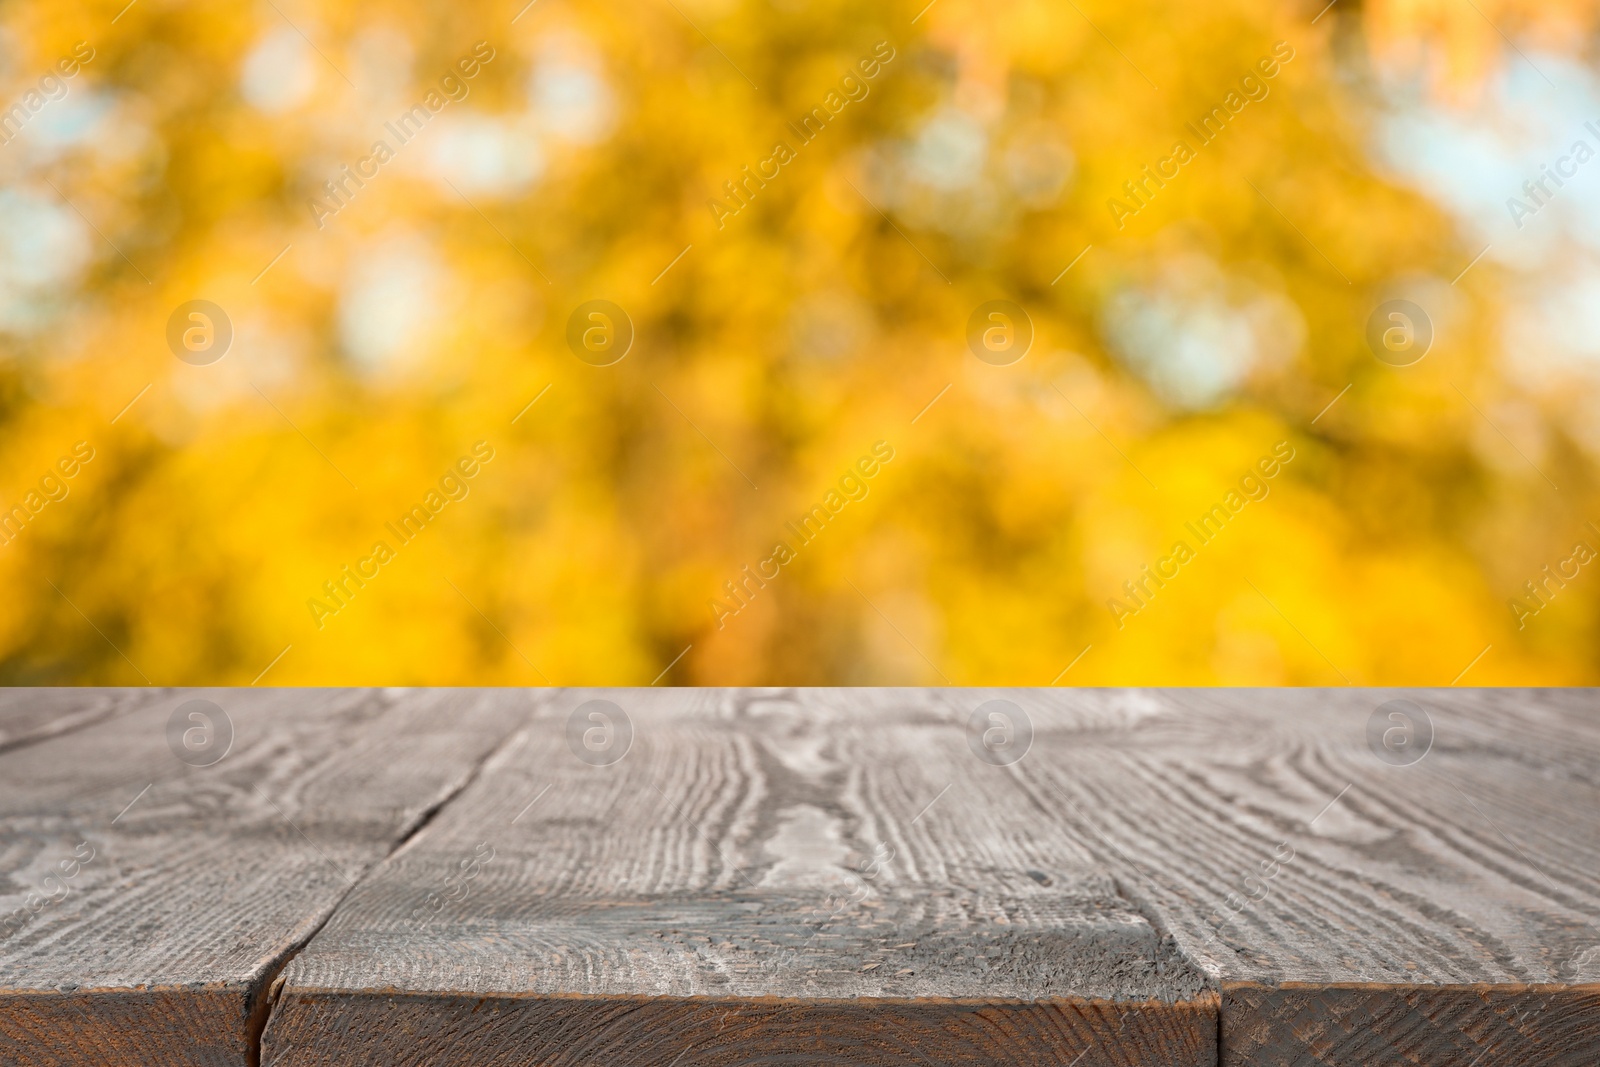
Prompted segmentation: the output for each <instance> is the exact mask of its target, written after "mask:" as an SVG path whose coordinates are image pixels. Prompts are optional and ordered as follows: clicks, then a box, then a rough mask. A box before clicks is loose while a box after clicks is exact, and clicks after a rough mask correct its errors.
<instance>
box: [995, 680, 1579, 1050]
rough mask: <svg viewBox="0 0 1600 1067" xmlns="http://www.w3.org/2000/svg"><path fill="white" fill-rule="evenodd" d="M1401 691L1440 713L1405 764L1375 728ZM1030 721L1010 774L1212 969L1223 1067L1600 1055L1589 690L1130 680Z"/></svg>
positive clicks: (1204, 966) (1200, 962)
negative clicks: (1100, 702)
mask: <svg viewBox="0 0 1600 1067" xmlns="http://www.w3.org/2000/svg"><path fill="white" fill-rule="evenodd" d="M1396 697H1403V698H1406V699H1409V700H1411V701H1413V702H1414V703H1415V704H1416V705H1418V706H1419V707H1421V708H1422V709H1423V710H1424V711H1425V712H1426V713H1427V716H1428V718H1429V719H1430V720H1431V722H1432V728H1433V743H1432V747H1431V748H1430V749H1429V750H1428V751H1427V752H1426V754H1425V755H1422V756H1421V758H1420V759H1417V760H1416V762H1414V763H1410V764H1408V765H1392V764H1390V763H1386V762H1384V760H1382V759H1380V758H1379V757H1378V756H1377V755H1376V754H1375V753H1374V751H1373V749H1372V748H1371V747H1370V745H1369V742H1368V736H1367V725H1368V721H1369V719H1370V718H1371V717H1372V714H1373V712H1374V711H1375V710H1377V709H1378V708H1379V706H1380V705H1384V704H1385V702H1386V701H1388V700H1390V699H1393V698H1396ZM1018 699H1019V700H1023V698H1022V697H1019V698H1018ZM1039 718H1040V719H1041V720H1042V722H1043V723H1044V725H1043V726H1042V727H1041V728H1040V730H1039V731H1038V735H1037V740H1036V742H1035V746H1036V748H1035V751H1034V752H1033V753H1030V757H1029V759H1027V760H1024V761H1023V762H1022V763H1021V764H1019V765H1018V769H1019V772H1020V776H1021V779H1022V780H1023V781H1024V782H1026V783H1027V787H1028V788H1029V789H1030V791H1031V792H1032V793H1033V794H1034V795H1036V796H1038V797H1041V798H1043V797H1046V796H1052V795H1066V796H1069V797H1071V800H1072V803H1071V805H1070V806H1069V807H1068V808H1067V809H1066V810H1065V812H1064V813H1063V814H1064V817H1065V818H1067V819H1069V820H1071V821H1073V822H1074V824H1076V825H1079V826H1081V827H1083V828H1084V829H1085V832H1086V835H1087V836H1088V838H1089V839H1090V840H1093V841H1095V842H1096V843H1097V845H1098V846H1099V847H1098V851H1099V854H1100V855H1101V856H1102V858H1104V859H1105V860H1106V862H1107V863H1109V864H1110V865H1112V866H1113V867H1114V868H1115V869H1117V870H1118V871H1119V872H1121V875H1120V877H1121V884H1122V885H1123V886H1124V887H1125V889H1126V891H1127V892H1128V894H1129V896H1131V897H1132V898H1134V899H1136V900H1138V901H1139V902H1140V903H1141V904H1142V905H1143V906H1144V907H1146V909H1147V910H1148V911H1149V912H1150V913H1151V914H1154V915H1157V916H1159V917H1160V921H1161V922H1162V924H1163V925H1164V927H1165V928H1166V929H1168V930H1170V931H1172V933H1173V935H1174V936H1175V937H1176V939H1177V941H1178V944H1179V945H1180V946H1181V947H1182V949H1183V951H1184V954H1185V956H1186V957H1188V958H1189V959H1192V960H1193V961H1194V962H1195V963H1196V965H1197V966H1199V967H1200V968H1202V969H1203V970H1205V971H1206V972H1207V973H1209V974H1211V975H1212V976H1213V977H1214V978H1215V979H1216V980H1217V982H1218V983H1219V985H1220V988H1221V989H1222V991H1223V1009H1222V1051H1223V1062H1224V1063H1227V1064H1329V1065H1341V1067H1344V1065H1348V1067H1357V1065H1362V1067H1365V1065H1369V1064H1373V1063H1405V1064H1432V1063H1438V1064H1452V1063H1460V1064H1463V1065H1464V1067H1465V1065H1468V1064H1472V1063H1477V1064H1478V1067H1495V1065H1496V1064H1514V1063H1527V1062H1537V1063H1540V1064H1574V1065H1576V1064H1580V1063H1585V1064H1589V1063H1593V1062H1594V1059H1595V1055H1596V1052H1597V1050H1600V1014H1597V1012H1596V1006H1597V1000H1600V986H1597V985H1596V984H1595V983H1597V982H1600V925H1597V923H1596V919H1597V917H1600V885H1597V883H1596V874H1597V872H1600V759H1597V756H1600V702H1597V701H1596V698H1595V694H1594V693H1593V692H1592V691H1572V690H1533V691H1490V690H1471V691H1460V690H1413V691H1408V692H1404V693H1400V692H1393V693H1390V692H1379V691H1371V690H1348V689H1345V690H1277V691H1260V690H1207V691H1193V690H1187V691H1170V692H1162V691H1140V692H1128V693H1122V694H1109V695H1108V696H1107V698H1106V700H1105V703H1104V706H1103V707H1101V708H1098V709H1095V708H1092V707H1091V705H1090V704H1089V703H1085V702H1080V703H1078V704H1077V705H1076V706H1074V707H1072V708H1070V709H1069V710H1067V711H1066V712H1065V713H1064V714H1058V713H1056V712H1055V711H1054V710H1053V709H1048V708H1044V709H1042V710H1041V714H1040V716H1039ZM1413 755H1415V753H1414V754H1413ZM1033 756H1038V757H1040V758H1038V759H1034V758H1033Z"/></svg>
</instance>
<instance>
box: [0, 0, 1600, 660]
mask: <svg viewBox="0 0 1600 1067" xmlns="http://www.w3.org/2000/svg"><path fill="white" fill-rule="evenodd" d="M925 3H926V0H912V2H911V3H879V4H866V3H859V2H842V0H606V2H604V3H599V4H581V5H580V4H576V3H573V2H572V0H535V2H533V3H531V4H529V3H526V0H495V2H493V3H490V2H479V0H451V2H448V3H447V2H444V0H385V2H383V3H377V4H373V3H363V4H354V3H344V2H338V0H328V2H322V3H311V2H309V0H259V2H258V0H227V2H222V0H215V2H212V0H204V2H195V3H174V2H166V0H136V2H134V3H132V4H126V6H125V0H114V2H110V3H104V4H101V3H87V2H84V3H55V2H46V0H20V2H14V3H11V4H8V5H6V6H5V7H4V8H3V9H0V85H3V87H4V93H3V96H0V107H4V108H7V109H9V110H7V111H6V112H5V113H4V114H3V115H0V137H3V138H4V144H3V145H0V507H3V508H5V509H7V510H6V513H5V515H4V516H3V517H0V518H4V520H5V525H4V529H3V532H0V541H3V545H0V588H3V590H4V593H5V595H4V597H3V598H0V679H3V681H5V682H7V683H11V684H78V683H85V684H133V685H139V684H146V683H150V684H158V685H159V684H211V683H218V684H231V685H246V684H261V685H293V684H361V683H386V684H387V683H394V684H407V683H433V684H497V685H501V684H503V685H522V684H527V685H539V684H545V683H551V684H602V683H603V684H617V685H648V684H652V683H654V684H662V685H666V684H744V683H763V684H831V683H838V684H929V685H938V684H945V683H952V684H958V685H987V684H1026V685H1050V684H1057V685H1086V684H1095V685H1098V684H1178V685H1211V684H1241V685H1278V684H1284V685H1342V684H1347V683H1348V684H1355V685H1392V684H1404V685H1413V684H1414V685H1448V684H1452V683H1458V684H1463V685H1470V684H1481V685H1492V684H1524V683H1526V684H1563V685H1568V684H1593V683H1594V682H1596V681H1597V680H1600V671H1597V670H1596V638H1597V632H1596V621H1597V620H1596V609H1597V606H1600V573H1596V572H1600V567H1592V566H1589V563H1590V562H1592V560H1593V559H1594V558H1595V553H1596V550H1597V549H1600V531H1597V530H1596V529H1595V528H1594V527H1593V526H1591V525H1589V523H1590V521H1591V520H1592V519H1596V518H1600V508H1597V507H1596V506H1595V504H1596V478H1595V474H1596V457H1597V454H1600V420H1597V418H1596V413H1597V407H1596V402H1597V398H1600V200H1597V199H1596V196H1595V192H1596V188H1597V182H1596V178H1597V175H1600V159H1593V160H1591V159H1590V157H1591V156H1593V155H1594V153H1595V152H1596V150H1600V76H1597V69H1596V65H1595V52H1596V49H1595V43H1596V36H1595V34H1596V28H1597V15H1600V11H1597V8H1600V4H1597V3H1594V2H1588V0H1567V2H1549V0H1546V2H1540V3H1534V2H1532V0H1372V2H1367V3H1358V2H1355V0H1339V2H1335V3H1333V4H1331V5H1327V6H1324V3H1323V2H1322V0H1317V2H1313V3H1288V2H1282V3H1277V2H1264V0H1219V2H1216V3H1208V4H1188V3H1178V2H1172V0H1167V2H1154V0H1116V2H1112V0H1059V2H1057V0H1052V2H1049V3H1044V2H1039V0H1015V2H1006V3H999V4H996V3H978V2H975V0H934V2H933V3H931V4H926V6H924V4H925ZM1269 71H1270V73H1269ZM814 109H816V110H814ZM1214 109H1215V110H1214ZM808 115H809V116H811V117H812V121H811V123H810V124H809V125H805V124H803V123H802V121H801V120H802V119H803V118H804V117H806V116H808ZM1208 118H1209V124H1208V123H1207V122H1206V121H1205V120H1207V119H1208ZM1591 123H1592V124H1593V125H1590V124H1591ZM1179 142H1182V144H1183V146H1184V150H1183V151H1181V152H1180V151H1178V150H1177V145H1178V143H1179ZM1580 143H1582V144H1583V145H1585V147H1586V150H1587V154H1585V150H1584V149H1580V148H1579V147H1578V146H1579V144H1580ZM380 144H381V145H382V146H383V147H382V148H381V149H380V148H379V145H380ZM780 146H781V150H780ZM1146 168H1149V169H1148V170H1147V169H1146ZM1552 173H1558V174H1559V175H1561V176H1560V177H1554V178H1553V177H1551V174H1552ZM1151 174H1155V175H1158V176H1160V175H1164V177H1156V178H1152V177H1149V175H1151ZM750 175H755V177H749V176H750ZM1541 180H1542V181H1543V184H1539V182H1540V181H1541ZM735 183H737V184H735ZM593 301H605V302H607V303H605V304H595V303H592V302H593ZM197 302H199V303H197ZM593 316H599V317H593ZM994 316H998V317H994ZM1396 316H1398V317H1396ZM813 508H816V509H820V510H818V511H813ZM1218 508H1220V509H1221V510H1220V511H1218V510H1214V509H1218ZM808 515H810V516H811V517H812V518H811V521H810V523H809V525H807V524H804V523H802V521H801V520H802V519H804V518H805V517H806V516H808ZM1208 515H1209V516H1210V517H1211V519H1210V522H1209V524H1206V523H1202V522H1201V520H1202V517H1204V516H1208ZM408 517H409V520H410V521H409V524H407V523H406V522H405V521H403V520H405V519H407V518H408ZM790 524H793V525H790ZM1180 545H1181V546H1182V549H1181V550H1180V548H1179V547H1178V546H1180ZM1152 576H1154V577H1152Z"/></svg>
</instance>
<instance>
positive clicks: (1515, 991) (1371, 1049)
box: [1219, 981, 1600, 1067]
mask: <svg viewBox="0 0 1600 1067" xmlns="http://www.w3.org/2000/svg"><path fill="white" fill-rule="evenodd" d="M1597 1049H1600V983H1583V984H1573V985H1567V984H1562V983H1492V984H1491V983H1473V984H1464V985H1428V984H1422V983H1418V984H1414V985H1412V984H1399V985H1397V984H1388V983H1362V982H1283V983H1279V984H1273V985H1264V984H1260V983H1255V982H1234V981H1225V982H1223V983H1222V1005H1221V1034H1220V1043H1219V1053H1220V1060H1219V1063H1220V1064H1221V1065H1222V1067H1246V1065H1249V1067H1288V1065H1290V1064H1293V1065H1295V1067H1312V1065H1326V1067H1374V1065H1382V1064H1420V1065H1433V1064H1440V1065H1443V1064H1459V1065H1461V1067H1468V1065H1475V1067H1512V1065H1522V1064H1531V1063H1537V1064H1539V1065H1540V1067H1592V1065H1593V1064H1594V1062H1595V1056H1596V1051H1597Z"/></svg>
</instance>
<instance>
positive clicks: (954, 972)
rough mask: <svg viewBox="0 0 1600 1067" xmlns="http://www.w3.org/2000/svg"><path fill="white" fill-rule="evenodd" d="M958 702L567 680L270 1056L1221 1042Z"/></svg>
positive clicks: (624, 1059) (420, 1060)
mask: <svg viewBox="0 0 1600 1067" xmlns="http://www.w3.org/2000/svg"><path fill="white" fill-rule="evenodd" d="M593 699H600V700H609V701H612V702H614V703H615V704H616V705H621V706H622V707H623V708H624V709H625V716H626V722H627V723H628V724H631V737H632V741H631V747H630V748H629V749H628V751H627V755H626V756H625V757H624V758H622V759H621V760H620V761H618V762H614V763H609V764H605V765H600V764H602V763H603V761H604V760H605V759H607V758H609V755H615V754H616V752H617V751H619V750H620V748H621V746H622V741H621V739H622V738H623V737H624V736H625V735H626V734H628V733H629V732H630V731H629V730H625V729H623V716H621V715H618V714H617V712H616V711H615V710H614V709H604V708H601V709H599V710H601V711H603V712H604V713H605V714H607V715H608V716H609V721H604V720H600V719H594V718H591V717H590V712H591V711H594V710H596V709H594V708H589V707H588V706H587V702H588V701H590V700H593ZM967 710H970V709H967ZM955 713H956V709H955V708H954V707H953V706H952V705H948V704H947V703H945V702H944V698H943V697H940V696H938V695H936V694H930V693H927V692H926V691H915V692H910V693H907V694H905V695H904V697H903V699H899V700H898V701H891V702H888V703H885V702H884V701H882V700H880V699H879V698H878V697H876V696H874V695H872V694H870V693H862V692H858V691H844V692H840V691H806V692H801V693H796V692H793V691H782V692H770V693H769V692H752V691H732V690H698V691H697V690H676V691H658V690H627V691H621V690H615V691H603V692H597V693H582V692H570V693H562V694H559V695H558V696H557V697H556V699H555V700H554V701H553V702H552V703H550V704H549V705H547V706H546V707H545V708H544V709H543V711H542V713H541V715H540V716H539V717H538V718H536V719H535V720H534V721H533V722H532V723H530V725H529V726H528V727H527V728H526V729H525V730H523V731H522V732H521V733H520V734H519V735H518V736H517V737H516V738H514V739H513V740H512V741H511V742H510V743H508V744H507V745H506V746H505V747H504V748H503V749H501V750H500V751H499V752H498V753H497V754H496V755H495V757H494V758H493V759H492V760H491V761H490V762H489V763H488V764H487V765H486V766H485V768H484V770H483V772H482V774H481V775H480V776H479V778H478V779H477V780H476V781H475V782H474V784H473V785H472V786H471V787H470V788H468V789H467V790H465V791H464V792H463V793H462V795H461V796H459V797H458V798H456V800H455V801H453V802H452V803H451V804H450V805H449V806H448V807H447V808H446V809H445V810H443V811H442V812H441V813H440V814H439V816H438V817H437V818H436V819H435V820H434V821H433V822H431V823H430V824H429V825H428V826H427V828H426V829H425V830H423V831H422V832H421V833H419V834H418V835H417V836H416V837H415V838H414V839H412V840H411V841H410V842H408V843H407V845H406V846H405V847H404V848H402V849H400V850H399V851H397V852H396V853H395V854H394V855H393V856H392V857H390V858H389V860H388V861H386V862H385V863H384V864H383V865H382V866H381V867H380V868H379V869H377V870H376V871H374V872H373V874H372V875H371V876H370V877H369V878H368V879H367V880H366V881H365V882H363V884H362V885H361V886H360V887H359V888H358V889H357V890H356V891H355V892H354V893H353V894H352V895H351V897H350V898H349V899H348V900H347V901H346V902H345V903H344V905H342V906H341V907H340V909H339V910H338V912H337V914H336V915H335V916H334V918H333V919H332V921H331V922H330V923H329V924H328V925H327V927H325V928H324V929H323V930H322V931H321V932H320V933H319V934H318V935H317V936H316V937H315V938H314V939H313V940H312V941H311V943H310V944H309V945H308V946H307V947H306V949H305V950H304V951H302V952H301V953H300V954H299V955H298V956H296V957H295V959H294V960H292V961H291V962H290V964H289V965H288V967H287V968H286V969H285V971H284V974H283V978H282V992H281V995H280V996H279V998H278V1000H277V1003H276V1007H275V1009H274V1011H273V1014H272V1018H271V1020H270V1022H269V1024H268V1027H267V1030H266V1033H265V1035H264V1045H263V1056H264V1059H265V1061H266V1062H270V1063H272V1064H274V1065H275V1067H315V1065H325V1064H326V1065H333V1064H366V1063H372V1064H378V1063H382V1064H443V1063H472V1064H475V1065H501V1064H504V1065H508V1067H509V1065H511V1064H516V1065H519V1067H520V1065H525V1064H573V1065H576V1064H580V1063H581V1064H590V1063H603V1064H615V1065H618V1067H670V1065H671V1064H674V1063H679V1062H681V1063H683V1064H690V1063H693V1064H697V1065H699V1064H726V1065H730V1067H731V1065H733V1064H748V1063H757V1062H760V1063H778V1062H790V1061H792V1062H805V1063H812V1062H836V1063H861V1064H902V1063H903V1064H922V1065H928V1064H940V1065H944V1064H1008V1063H1028V1064H1033V1063H1058V1064H1063V1065H1065V1064H1074V1063H1076V1064H1078V1065H1079V1067H1096V1065H1108V1064H1118V1065H1133V1064H1163V1065H1190V1064H1194V1065H1199V1064H1207V1065H1209V1064H1211V1063H1213V1062H1214V1061H1215V1058H1216V1032H1217V1023H1216V1004H1217V1000H1216V995H1215V993H1214V991H1213V990H1212V989H1211V988H1210V987H1209V985H1208V983H1207V981H1206V979H1205V978H1204V976H1202V975H1201V974H1200V973H1199V972H1198V971H1196V970H1195V969H1194V968H1192V967H1191V966H1189V965H1188V964H1186V962H1185V961H1184V960H1183V959H1182V958H1181V957H1180V956H1179V955H1178V954H1177V953H1176V952H1174V951H1173V947H1172V945H1171V943H1170V942H1169V941H1167V940H1166V939H1164V938H1163V937H1162V935H1161V933H1160V932H1159V931H1158V930H1156V929H1155V928H1154V927H1152V926H1151V924H1150V923H1149V922H1148V921H1147V920H1146V919H1145V918H1144V916H1143V915H1141V914H1140V913H1139V912H1138V911H1137V910H1136V909H1135V908H1134V907H1132V906H1131V905H1130V903H1129V901H1128V900H1127V899H1125V898H1124V897H1122V896H1121V895H1120V894H1119V893H1118V891H1117V887H1116V885H1115V883H1114V881H1113V879H1112V878H1111V877H1110V876H1109V875H1108V873H1107V870H1106V867H1105V865H1104V864H1103V863H1100V862H1097V861H1096V860H1095V859H1094V858H1093V856H1092V855H1091V852H1090V850H1089V849H1087V848H1086V847H1085V843H1084V842H1083V841H1082V840H1081V839H1080V837H1079V836H1078V835H1077V834H1075V833H1074V832H1073V831H1072V830H1071V829H1070V827H1069V826H1068V825H1067V824H1066V823H1065V822H1063V821H1062V820H1060V819H1058V818H1057V817H1056V812H1055V810H1054V809H1053V808H1050V807H1040V806H1039V805H1037V804H1036V803H1034V802H1033V801H1032V800H1031V799H1030V798H1029V797H1028V796H1027V794H1026V793H1025V792H1024V791H1022V790H1020V789H1019V788H1018V787H1017V784H1016V781H1015V777H1014V775H1013V773H1012V770H1011V769H1010V768H1009V767H1007V766H1005V765H992V764H991V763H989V762H985V761H984V760H982V759H980V758H979V757H978V756H977V755H976V754H975V752H974V750H973V749H972V748H971V747H969V744H968V737H967V731H966V730H965V728H964V727H959V726H958V727H956V728H954V729H952V727H951V721H950V720H951V716H952V714H955ZM963 714H965V713H964V712H963ZM574 715H576V716H577V718H576V719H573V718H572V716H574ZM608 730H609V735H608V733H607V731H608ZM608 736H609V744H610V745H611V746H613V747H611V748H608V747H607V743H608ZM586 739H587V740H588V741H589V742H590V743H591V744H592V745H593V746H594V748H593V749H592V750H591V749H586V748H585V747H584V742H585V740H586ZM584 756H586V757H587V762H586V761H585V758H582V757H584Z"/></svg>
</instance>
